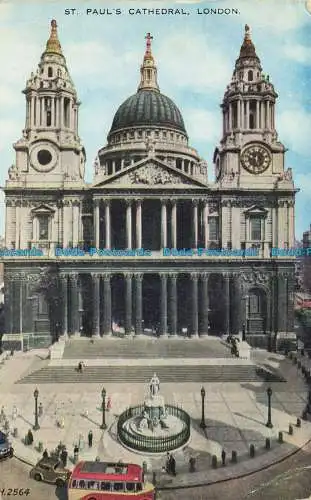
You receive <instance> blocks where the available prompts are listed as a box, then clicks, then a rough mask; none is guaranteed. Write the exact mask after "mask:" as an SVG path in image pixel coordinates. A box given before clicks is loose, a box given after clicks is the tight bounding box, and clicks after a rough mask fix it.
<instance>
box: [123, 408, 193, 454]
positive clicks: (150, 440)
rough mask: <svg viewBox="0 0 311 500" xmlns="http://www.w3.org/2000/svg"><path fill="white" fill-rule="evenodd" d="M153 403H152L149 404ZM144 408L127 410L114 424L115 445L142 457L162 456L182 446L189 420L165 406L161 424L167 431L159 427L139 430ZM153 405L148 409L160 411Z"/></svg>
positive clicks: (185, 414)
mask: <svg viewBox="0 0 311 500" xmlns="http://www.w3.org/2000/svg"><path fill="white" fill-rule="evenodd" d="M152 401H154V399H153V400H152ZM146 403H147V404H148V400H147V401H145V404H144V405H139V406H134V407H130V408H128V409H127V410H125V412H123V413H122V414H121V415H120V417H119V419H118V424H117V433H118V439H119V441H120V442H121V443H122V444H123V445H124V446H125V447H126V448H129V449H132V450H133V451H138V452H145V453H164V452H166V451H173V450H176V449H178V448H180V447H182V446H184V445H185V444H186V443H187V442H188V441H189V439H190V416H189V415H188V413H186V412H185V411H184V410H182V409H181V408H179V407H177V406H172V405H167V404H166V405H165V412H166V418H165V420H164V421H165V424H167V428H163V427H162V426H161V425H158V426H157V427H155V428H153V429H152V430H151V429H150V428H149V427H148V428H144V429H140V428H139V421H140V420H141V418H142V415H143V412H144V411H146ZM157 403H158V402H157V401H154V405H152V406H151V408H152V409H155V410H156V409H159V408H163V406H158V404H157Z"/></svg>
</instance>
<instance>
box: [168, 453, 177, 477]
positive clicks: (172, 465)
mask: <svg viewBox="0 0 311 500" xmlns="http://www.w3.org/2000/svg"><path fill="white" fill-rule="evenodd" d="M169 468H170V471H171V474H173V476H176V460H175V458H174V457H173V455H171V456H170V464H169Z"/></svg>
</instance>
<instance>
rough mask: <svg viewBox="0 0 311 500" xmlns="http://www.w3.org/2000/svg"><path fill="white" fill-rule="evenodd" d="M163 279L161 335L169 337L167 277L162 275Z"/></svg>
mask: <svg viewBox="0 0 311 500" xmlns="http://www.w3.org/2000/svg"><path fill="white" fill-rule="evenodd" d="M160 279H161V299H160V301H161V321H160V323H161V325H160V334H161V335H164V336H166V335H167V275H166V274H164V273H160Z"/></svg>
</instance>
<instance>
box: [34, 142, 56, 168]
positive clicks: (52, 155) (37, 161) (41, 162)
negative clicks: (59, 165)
mask: <svg viewBox="0 0 311 500" xmlns="http://www.w3.org/2000/svg"><path fill="white" fill-rule="evenodd" d="M30 161H31V164H32V166H33V168H34V169H35V170H38V171H39V172H50V171H51V170H53V168H54V167H55V165H56V162H57V151H56V150H55V148H54V147H53V146H52V145H51V144H49V143H40V145H39V144H37V145H35V146H34V147H33V148H32V150H31V151H30Z"/></svg>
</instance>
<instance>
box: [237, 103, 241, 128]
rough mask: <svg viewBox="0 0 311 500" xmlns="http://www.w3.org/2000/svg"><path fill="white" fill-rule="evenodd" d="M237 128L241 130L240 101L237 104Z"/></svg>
mask: <svg viewBox="0 0 311 500" xmlns="http://www.w3.org/2000/svg"><path fill="white" fill-rule="evenodd" d="M237 128H238V129H240V128H241V101H240V99H239V100H238V102H237Z"/></svg>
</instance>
